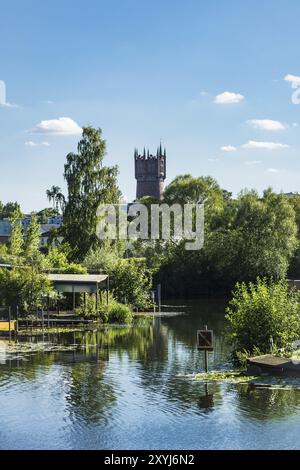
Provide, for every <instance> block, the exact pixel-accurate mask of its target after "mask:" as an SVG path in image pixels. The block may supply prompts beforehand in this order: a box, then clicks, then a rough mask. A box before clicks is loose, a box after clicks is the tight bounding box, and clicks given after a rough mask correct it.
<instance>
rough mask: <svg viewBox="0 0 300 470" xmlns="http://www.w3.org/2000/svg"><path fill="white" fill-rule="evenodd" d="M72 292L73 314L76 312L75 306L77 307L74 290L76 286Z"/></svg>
mask: <svg viewBox="0 0 300 470" xmlns="http://www.w3.org/2000/svg"><path fill="white" fill-rule="evenodd" d="M72 291H73V313H74V312H75V306H76V297H75V296H76V292H75V289H74V286H72Z"/></svg>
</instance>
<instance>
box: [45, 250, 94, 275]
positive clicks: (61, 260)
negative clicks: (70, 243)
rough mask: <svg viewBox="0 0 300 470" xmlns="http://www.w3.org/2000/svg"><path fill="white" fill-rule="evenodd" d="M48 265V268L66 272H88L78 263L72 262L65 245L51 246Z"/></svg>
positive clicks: (47, 259) (47, 257) (47, 258)
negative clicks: (69, 259)
mask: <svg viewBox="0 0 300 470" xmlns="http://www.w3.org/2000/svg"><path fill="white" fill-rule="evenodd" d="M46 265H47V268H48V270H51V271H58V272H60V273H65V274H86V272H87V270H86V268H85V267H84V266H82V265H81V264H78V263H70V262H69V261H68V258H67V254H66V253H65V251H64V247H63V246H62V247H61V246H60V247H55V248H50V250H49V253H48V255H47V256H46Z"/></svg>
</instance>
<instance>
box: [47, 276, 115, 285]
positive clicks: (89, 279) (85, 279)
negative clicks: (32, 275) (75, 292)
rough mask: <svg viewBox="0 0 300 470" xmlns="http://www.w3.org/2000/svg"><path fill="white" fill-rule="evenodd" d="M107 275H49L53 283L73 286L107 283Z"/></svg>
mask: <svg viewBox="0 0 300 470" xmlns="http://www.w3.org/2000/svg"><path fill="white" fill-rule="evenodd" d="M107 278H108V275H107V274H48V279H50V281H52V282H62V283H65V282H67V283H71V284H76V283H78V284H82V283H87V284H100V283H101V282H103V281H106V279H107Z"/></svg>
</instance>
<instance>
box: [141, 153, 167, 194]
mask: <svg viewBox="0 0 300 470" xmlns="http://www.w3.org/2000/svg"><path fill="white" fill-rule="evenodd" d="M166 159H167V154H166V149H164V150H162V146H161V144H160V146H159V147H158V148H157V152H156V155H152V154H151V153H150V152H149V150H147V151H146V149H145V147H144V150H143V153H142V154H139V152H138V149H135V150H134V163H135V178H136V180H137V191H136V197H137V199H140V198H142V197H143V196H152V197H155V198H156V199H161V198H162V194H163V190H164V180H165V179H166Z"/></svg>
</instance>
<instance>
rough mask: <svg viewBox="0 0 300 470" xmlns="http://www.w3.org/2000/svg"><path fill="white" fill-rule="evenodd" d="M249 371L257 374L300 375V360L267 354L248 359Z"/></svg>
mask: <svg viewBox="0 0 300 470" xmlns="http://www.w3.org/2000/svg"><path fill="white" fill-rule="evenodd" d="M248 372H249V373H253V374H255V375H259V374H260V373H267V374H270V375H300V362H299V363H298V361H293V360H292V359H289V358H286V357H278V356H273V355H272V354H265V355H263V356H256V357H251V358H250V359H248Z"/></svg>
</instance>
